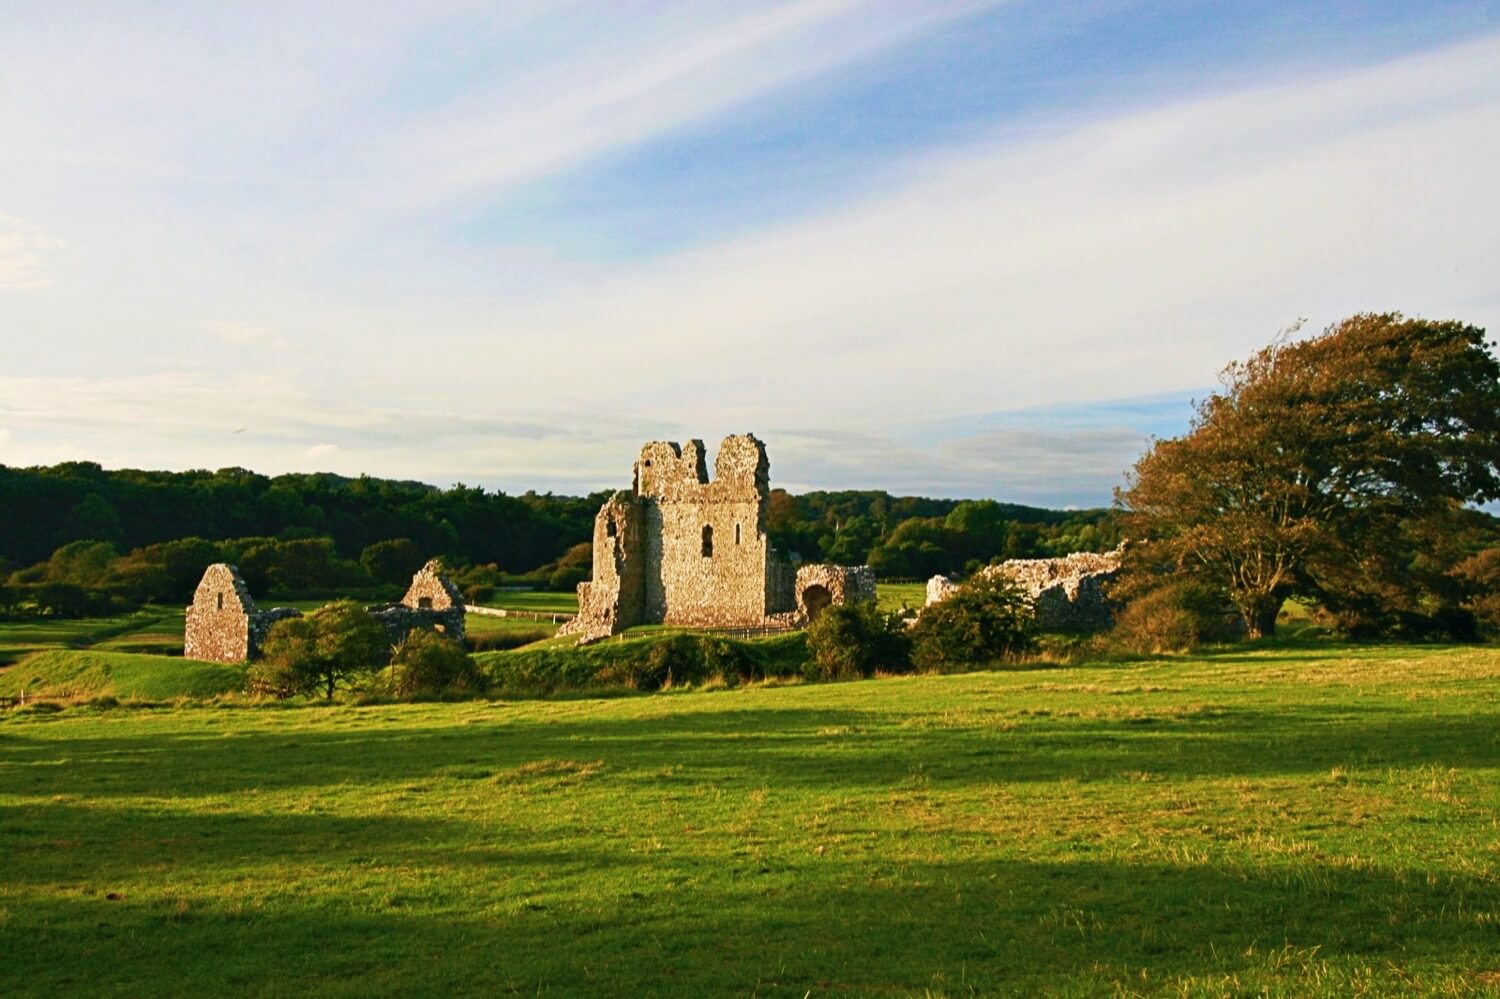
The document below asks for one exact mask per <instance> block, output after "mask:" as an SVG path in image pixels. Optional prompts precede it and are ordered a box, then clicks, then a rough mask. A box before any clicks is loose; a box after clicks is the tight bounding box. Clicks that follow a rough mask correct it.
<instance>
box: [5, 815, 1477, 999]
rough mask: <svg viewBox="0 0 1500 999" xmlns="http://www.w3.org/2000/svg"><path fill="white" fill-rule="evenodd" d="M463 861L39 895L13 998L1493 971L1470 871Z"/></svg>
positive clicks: (943, 984) (875, 988)
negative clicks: (565, 868) (583, 866)
mask: <svg viewBox="0 0 1500 999" xmlns="http://www.w3.org/2000/svg"><path fill="white" fill-rule="evenodd" d="M392 831H395V830H392ZM458 859H459V860H460V861H462V862H464V863H467V864H469V866H468V867H467V868H466V870H467V872H468V873H467V875H466V876H465V877H464V878H462V879H453V878H450V879H449V880H448V881H446V882H444V883H443V884H442V885H440V886H437V885H433V884H431V883H427V884H417V885H415V886H413V887H411V888H408V889H407V890H405V891H404V892H397V893H390V892H386V893H382V892H381V891H380V890H373V891H368V892H364V891H361V890H360V887H359V881H358V878H357V877H355V878H354V879H352V881H351V883H350V884H348V885H345V886H342V887H341V889H340V890H339V891H337V892H336V893H334V894H331V895H328V896H324V895H320V894H318V893H317V892H311V893H304V894H293V893H285V894H278V893H276V892H275V890H274V886H260V885H253V884H252V885H245V886H239V887H238V888H234V889H232V890H230V892H229V897H217V898H211V897H210V898H205V897H203V896H200V895H198V894H196V893H195V886H194V882H193V881H192V880H191V878H183V879H181V881H180V883H177V884H173V885H169V886H168V890H167V891H166V892H165V893H164V894H163V895H161V896H158V897H156V898H152V899H140V898H134V897H128V896H127V897H124V898H121V899H119V900H117V901H110V900H108V899H107V898H106V897H105V895H104V894H103V892H102V891H98V890H90V891H87V892H84V893H80V894H75V895H72V896H66V897H64V896H55V897H49V898H46V899H42V900H40V901H38V902H36V903H35V904H28V906H27V907H26V909H25V910H22V911H16V910H13V911H12V912H11V913H10V919H9V923H8V925H7V926H5V927H0V941H3V942H4V943H5V944H6V945H7V946H8V948H9V950H8V952H5V953H0V958H3V960H0V990H3V991H4V992H5V994H7V995H10V996H15V995H28V994H30V995H56V994H61V993H66V992H78V991H82V990H86V991H88V992H89V993H90V994H121V995H141V994H197V995H211V994H231V993H232V994H277V995H284V994H291V993H295V992H304V993H311V994H317V995H359V996H364V995H376V994H401V995H408V994H422V995H427V994H433V995H439V994H441V995H451V994H490V993H506V994H508V993H512V992H525V993H527V994H531V995H538V994H558V995H714V994H745V993H750V992H758V993H766V994H786V995H795V996H802V995H804V994H806V993H808V992H811V993H813V994H824V993H828V992H862V993H864V992H877V993H884V992H896V993H900V994H912V993H918V994H920V993H923V992H927V993H928V994H934V993H936V994H969V993H970V992H971V990H972V991H977V992H981V993H993V992H1004V993H1006V994H1027V995H1035V994H1043V993H1045V994H1054V995H1058V994H1060V995H1070V994H1071V995H1095V994H1110V993H1113V992H1116V991H1119V990H1124V991H1127V992H1131V993H1134V992H1136V991H1141V992H1151V993H1155V992H1164V991H1170V992H1173V993H1174V994H1175V993H1176V992H1178V991H1186V992H1192V993H1194V994H1198V993H1203V994H1261V993H1262V992H1263V991H1269V992H1270V993H1271V994H1284V993H1286V992H1289V991H1290V992H1295V993H1299V994H1310V993H1316V994H1330V995H1337V994H1349V993H1350V992H1353V991H1356V990H1358V991H1362V992H1365V993H1374V994H1395V993H1401V994H1415V993H1419V992H1424V991H1429V992H1433V993H1437V992H1449V993H1453V994H1462V993H1465V992H1476V991H1482V989H1483V987H1484V985H1483V983H1484V982H1485V981H1486V977H1485V976H1493V975H1494V974H1495V972H1496V971H1497V970H1500V956H1497V954H1496V951H1495V949H1494V943H1495V938H1494V926H1493V923H1492V922H1489V923H1487V922H1486V920H1485V918H1484V915H1485V914H1489V916H1490V918H1491V919H1492V918H1493V914H1494V913H1495V911H1496V909H1497V907H1500V890H1497V888H1496V886H1495V885H1494V884H1493V883H1488V882H1484V881H1480V880H1475V879H1472V878H1468V877H1462V876H1453V877H1446V876H1445V877H1441V878H1428V877H1427V876H1426V875H1425V874H1416V873H1411V874H1408V873H1406V872H1402V871H1395V872H1386V871H1376V870H1360V871H1356V870H1310V869H1306V868H1297V869H1287V870H1277V869H1256V870H1237V869H1229V870H1225V869H1222V868H1215V867H1208V866H1166V865H1160V864H1129V863H1097V862H1078V863H1030V862H1019V861H1003V860H993V861H982V860H975V861H966V862H948V863H909V862H901V861H895V860H882V859H881V858H873V859H867V860H856V859H852V858H842V857H840V856H839V855H838V854H837V853H830V854H829V855H827V856H824V857H818V858H808V859H807V860H806V861H800V860H799V861H797V862H795V863H789V864H783V865H777V866H773V867H761V868H753V869H750V870H747V871H744V872H734V873H726V874H725V875H724V876H723V877H720V878H718V879H717V880H714V881H712V882H709V883H707V884H701V883H700V884H699V885H698V886H696V887H694V886H693V885H692V882H691V880H690V878H691V874H692V872H691V871H688V870H684V869H676V868H674V867H673V862H672V861H670V860H665V861H663V860H656V861H654V862H652V861H646V860H639V861H636V862H635V863H636V865H637V867H638V868H639V872H638V873H639V877H637V878H634V879H631V878H627V879H625V880H623V881H621V880H606V879H602V878H601V879H600V880H599V881H597V882H595V883H593V884H592V885H590V886H587V887H586V888H579V889H578V890H572V891H551V892H549V891H548V890H547V887H546V886H547V884H548V882H549V880H550V878H551V876H552V872H551V870H550V869H549V865H550V864H552V860H551V859H550V858H547V857H546V856H538V857H535V858H532V859H529V860H527V859H524V858H523V859H522V860H521V861H520V865H521V866H519V867H518V862H517V860H516V858H514V857H508V856H504V855H498V854H497V855H495V856H493V857H490V858H483V857H479V858H471V857H460V858H458ZM334 873H335V872H333V871H330V872H329V875H328V876H329V877H333V876H334ZM355 873H356V874H357V872H355ZM685 881H686V883H687V886H686V887H684V882H685ZM268 889H269V890H268ZM221 890H222V888H221ZM23 940H24V946H23V945H22V941H23ZM1488 980H1489V981H1491V982H1492V983H1493V981H1494V979H1493V977H1491V978H1489V979H1488ZM1184 981H1187V982H1192V983H1196V985H1195V987H1193V988H1186V989H1184V988H1182V984H1183V982H1184Z"/></svg>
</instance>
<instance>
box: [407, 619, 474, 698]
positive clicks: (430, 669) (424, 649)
mask: <svg viewBox="0 0 1500 999" xmlns="http://www.w3.org/2000/svg"><path fill="white" fill-rule="evenodd" d="M389 683H390V691H391V693H392V694H394V695H395V696H397V697H430V696H434V695H437V694H444V693H449V692H453V693H478V692H479V691H480V690H481V689H482V687H483V684H482V683H481V681H480V677H479V673H478V672H477V671H476V670H475V669H474V661H473V660H472V659H470V658H469V654H468V653H467V652H465V651H464V647H463V646H462V645H460V644H459V643H458V642H455V641H454V640H453V639H451V638H448V637H447V636H445V635H441V634H439V633H438V632H435V631H427V630H425V629H421V628H418V629H416V630H414V631H410V632H408V633H407V635H406V637H405V638H403V639H402V640H401V642H400V643H399V644H398V645H397V646H396V647H395V648H394V649H393V650H392V651H391V668H390V675H389Z"/></svg>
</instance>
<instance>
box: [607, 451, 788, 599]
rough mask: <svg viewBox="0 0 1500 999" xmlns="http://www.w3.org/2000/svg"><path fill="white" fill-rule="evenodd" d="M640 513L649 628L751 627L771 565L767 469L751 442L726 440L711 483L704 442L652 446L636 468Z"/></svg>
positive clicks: (765, 461)
mask: <svg viewBox="0 0 1500 999" xmlns="http://www.w3.org/2000/svg"><path fill="white" fill-rule="evenodd" d="M636 478H637V481H638V482H639V495H640V496H641V497H642V498H643V499H646V500H648V501H651V502H648V503H647V504H646V507H645V514H646V523H645V541H646V558H645V566H644V568H645V600H644V606H643V608H642V614H643V616H644V617H645V619H646V620H648V621H661V622H663V623H666V624H685V625H697V626H725V625H754V624H758V623H759V622H760V621H761V620H762V619H764V618H765V616H766V612H767V604H768V594H767V587H766V580H767V577H768V574H769V571H770V566H771V562H772V549H771V542H770V539H769V538H767V537H766V533H765V508H766V505H767V503H769V501H770V463H769V461H768V460H767V459H766V451H765V446H764V445H763V444H761V442H760V441H758V440H756V439H755V438H754V437H753V436H751V435H749V434H743V435H738V436H734V437H728V438H725V440H724V442H723V443H722V444H721V445H720V446H719V454H718V457H717V459H716V461H715V462H714V475H713V478H712V479H709V477H708V473H707V465H706V460H705V453H704V448H703V442H702V441H697V440H694V441H689V442H688V444H687V446H686V447H683V448H680V449H679V448H678V446H677V445H676V444H667V443H652V444H647V445H646V446H645V447H644V448H642V449H641V457H640V460H639V462H638V463H637V465H636Z"/></svg>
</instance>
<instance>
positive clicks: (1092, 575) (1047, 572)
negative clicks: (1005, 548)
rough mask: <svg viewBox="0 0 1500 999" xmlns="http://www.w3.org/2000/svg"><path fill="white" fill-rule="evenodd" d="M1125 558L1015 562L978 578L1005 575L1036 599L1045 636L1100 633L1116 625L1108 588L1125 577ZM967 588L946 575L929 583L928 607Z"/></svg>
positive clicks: (1118, 552) (1119, 552) (1090, 555)
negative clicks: (1122, 571)
mask: <svg viewBox="0 0 1500 999" xmlns="http://www.w3.org/2000/svg"><path fill="white" fill-rule="evenodd" d="M1124 553H1125V546H1124V545H1121V546H1120V547H1119V548H1116V549H1115V550H1114V551H1112V552H1105V553H1103V554H1097V553H1094V552H1076V553H1074V554H1072V555H1067V556H1064V557H1063V558H1035V559H1011V560H1009V561H1007V562H1002V563H1000V564H999V565H992V566H988V567H987V568H985V569H983V570H981V571H980V573H979V575H980V576H982V577H985V578H989V577H993V576H996V575H1005V576H1008V577H1010V578H1011V579H1012V580H1014V581H1015V582H1016V583H1017V585H1019V586H1020V587H1021V589H1022V590H1024V591H1025V592H1026V594H1027V596H1029V597H1030V598H1031V603H1032V607H1033V608H1034V609H1035V611H1036V623H1037V627H1038V628H1040V629H1041V630H1043V631H1095V630H1099V629H1101V628H1108V627H1109V626H1110V625H1111V624H1112V623H1114V610H1113V608H1112V606H1111V604H1110V601H1109V594H1108V588H1109V584H1110V583H1112V582H1113V581H1114V580H1115V579H1116V578H1117V577H1118V576H1119V574H1120V561H1121V558H1122V557H1123V555H1124ZM962 585H963V584H961V583H954V582H953V581H952V580H950V579H949V578H948V577H947V576H933V577H932V578H931V579H929V580H928V581H927V603H928V604H929V605H931V604H935V603H937V602H939V601H941V600H945V599H947V598H948V597H949V596H950V595H952V594H953V593H954V592H955V591H957V590H958V589H960V588H961V587H962Z"/></svg>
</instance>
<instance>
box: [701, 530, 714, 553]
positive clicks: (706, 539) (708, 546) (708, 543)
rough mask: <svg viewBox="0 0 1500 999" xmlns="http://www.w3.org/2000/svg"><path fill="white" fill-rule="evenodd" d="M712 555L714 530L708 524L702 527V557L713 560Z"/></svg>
mask: <svg viewBox="0 0 1500 999" xmlns="http://www.w3.org/2000/svg"><path fill="white" fill-rule="evenodd" d="M713 554H714V529H713V527H712V526H710V525H708V524H704V525H703V557H704V558H713Z"/></svg>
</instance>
